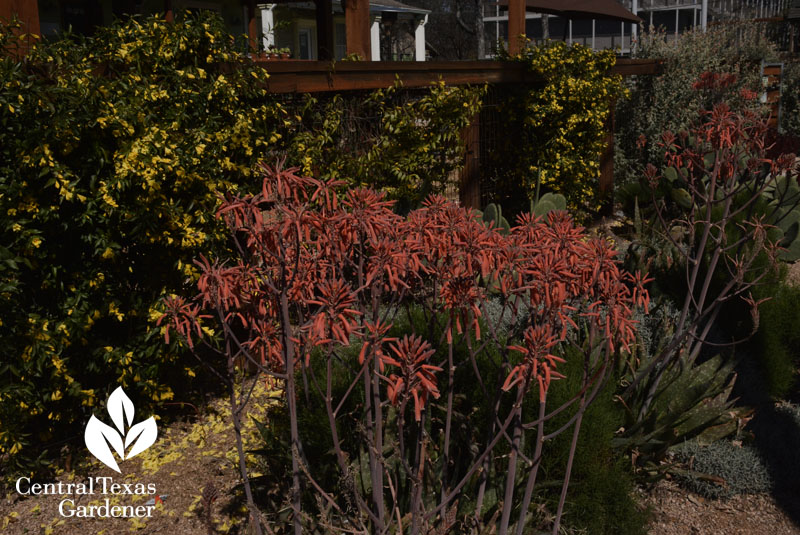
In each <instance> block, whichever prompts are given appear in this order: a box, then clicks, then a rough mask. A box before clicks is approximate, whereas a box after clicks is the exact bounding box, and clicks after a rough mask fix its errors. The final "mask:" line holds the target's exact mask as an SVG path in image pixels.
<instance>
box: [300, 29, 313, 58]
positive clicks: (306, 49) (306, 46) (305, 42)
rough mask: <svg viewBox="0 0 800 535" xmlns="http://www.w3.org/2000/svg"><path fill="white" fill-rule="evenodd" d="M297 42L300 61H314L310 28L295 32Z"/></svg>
mask: <svg viewBox="0 0 800 535" xmlns="http://www.w3.org/2000/svg"><path fill="white" fill-rule="evenodd" d="M297 41H298V43H297V44H298V48H299V53H300V59H315V58H316V50H314V39H313V32H312V31H311V28H300V29H298V30H297Z"/></svg>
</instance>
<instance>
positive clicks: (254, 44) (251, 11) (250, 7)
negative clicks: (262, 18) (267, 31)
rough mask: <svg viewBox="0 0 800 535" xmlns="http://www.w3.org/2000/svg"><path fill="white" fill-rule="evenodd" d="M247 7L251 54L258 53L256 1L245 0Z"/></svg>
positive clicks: (248, 39) (248, 38)
mask: <svg viewBox="0 0 800 535" xmlns="http://www.w3.org/2000/svg"><path fill="white" fill-rule="evenodd" d="M245 2H246V5H247V41H248V46H249V48H250V51H251V52H258V48H259V47H258V25H257V24H256V0H245Z"/></svg>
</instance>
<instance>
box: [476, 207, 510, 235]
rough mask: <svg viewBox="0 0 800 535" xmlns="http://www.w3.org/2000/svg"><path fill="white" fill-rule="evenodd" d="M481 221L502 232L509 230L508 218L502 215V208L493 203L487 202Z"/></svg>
mask: <svg viewBox="0 0 800 535" xmlns="http://www.w3.org/2000/svg"><path fill="white" fill-rule="evenodd" d="M483 221H484V223H487V224H490V225H492V227H493V228H496V229H498V231H500V232H502V233H504V234H505V233H508V232H509V231H510V230H511V225H509V223H508V220H507V219H506V218H505V217H503V209H502V208H500V205H498V204H495V203H489V204H488V205H487V206H486V209H484V211H483Z"/></svg>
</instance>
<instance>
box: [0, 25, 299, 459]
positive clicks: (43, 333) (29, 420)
mask: <svg viewBox="0 0 800 535" xmlns="http://www.w3.org/2000/svg"><path fill="white" fill-rule="evenodd" d="M10 30H11V28H10V27H8V26H3V27H0V48H2V50H3V52H5V53H3V54H2V57H0V83H2V85H3V87H2V91H0V107H1V108H2V109H0V234H2V238H0V244H2V245H0V322H2V323H1V324H0V343H2V347H3V353H4V355H5V357H4V358H3V359H0V465H3V466H4V467H5V468H6V469H8V470H9V471H14V470H18V469H20V468H22V467H24V468H26V469H32V468H35V466H36V463H35V461H36V459H41V460H42V462H45V461H46V460H47V459H50V458H52V457H53V454H54V453H56V454H57V452H58V450H59V449H60V448H61V447H62V445H63V444H64V443H66V442H68V441H70V440H75V438H76V437H78V439H79V437H80V435H81V433H82V429H83V425H84V424H85V422H86V420H87V419H88V415H89V413H91V412H93V411H94V412H97V411H98V410H99V408H98V407H97V406H96V404H97V403H98V402H99V403H102V402H103V401H104V400H105V399H106V396H107V393H108V392H109V391H111V390H113V389H114V388H116V387H117V386H119V385H122V386H124V387H125V388H126V391H127V392H128V393H129V394H130V395H131V397H133V398H135V402H136V405H137V407H139V409H140V410H142V411H147V410H149V409H148V404H151V405H152V404H153V403H159V402H162V401H164V400H168V399H170V398H171V397H172V395H173V392H172V389H173V388H175V387H176V385H181V384H183V383H185V381H186V380H187V376H186V374H185V373H184V372H183V370H184V367H185V366H183V365H178V361H179V360H180V358H181V356H180V355H181V352H180V351H179V350H178V348H176V347H172V348H167V347H165V346H164V345H163V337H162V336H161V334H160V332H159V331H160V329H159V328H158V327H157V326H156V324H155V318H157V317H158V315H159V314H158V310H157V307H158V303H159V302H160V299H161V298H162V297H163V296H164V295H166V294H169V293H177V292H179V291H180V289H181V288H182V287H183V285H184V284H185V282H186V279H187V277H192V276H193V275H194V271H193V263H192V262H193V260H194V259H195V258H197V257H198V255H199V254H201V253H206V254H208V253H209V252H210V251H211V250H214V249H217V250H219V249H220V247H223V246H224V243H225V242H224V240H222V239H221V237H220V236H221V234H220V233H219V232H218V231H217V226H216V225H217V222H216V221H215V220H214V218H213V212H214V209H215V207H216V205H217V202H218V195H219V194H224V193H225V192H228V191H234V190H237V189H241V188H245V189H255V188H257V187H258V186H259V185H260V180H258V179H255V178H253V177H252V176H251V172H252V171H251V170H252V169H253V167H254V164H255V163H256V161H257V160H258V159H259V157H263V155H264V153H265V152H266V151H269V150H271V148H273V147H274V144H275V142H276V141H277V140H278V139H279V138H280V137H281V136H282V135H283V132H284V131H286V129H287V127H286V125H285V121H286V117H287V112H286V111H285V109H284V107H283V106H282V105H281V103H280V101H279V100H277V99H276V98H274V97H273V96H271V95H269V94H268V93H267V91H266V89H265V86H264V84H263V82H264V81H265V80H266V78H267V76H268V75H267V73H266V72H265V71H264V69H262V68H260V67H257V66H255V65H253V64H252V63H251V62H250V61H249V60H248V59H247V58H246V57H245V56H243V55H242V54H240V53H239V52H237V51H236V48H235V46H234V43H233V40H232V38H230V37H229V36H228V35H227V33H226V31H225V29H224V26H223V24H222V23H221V21H220V20H219V19H218V18H215V17H213V16H210V15H204V14H200V15H198V16H196V17H187V18H183V19H181V21H179V22H176V23H174V24H169V23H166V22H165V21H162V20H159V19H155V18H151V19H136V18H133V19H131V20H129V21H127V22H126V23H124V24H122V23H120V24H117V25H115V26H113V27H110V28H104V29H100V30H99V34H98V35H96V36H95V37H94V38H92V39H84V38H80V37H75V36H67V37H65V38H63V39H61V40H58V41H55V42H50V43H41V44H38V45H37V46H36V47H35V48H34V49H33V50H32V51H31V53H30V54H29V55H28V57H27V58H26V59H24V60H20V59H18V58H17V57H14V56H13V55H9V54H8V53H7V52H8V51H9V49H10V48H11V47H12V46H13V45H14V38H13V37H12V35H11V31H10ZM251 186H252V188H251Z"/></svg>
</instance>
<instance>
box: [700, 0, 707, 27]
mask: <svg viewBox="0 0 800 535" xmlns="http://www.w3.org/2000/svg"><path fill="white" fill-rule="evenodd" d="M706 26H708V0H703V3H702V7H701V8H700V27H701V28H703V31H706Z"/></svg>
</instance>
